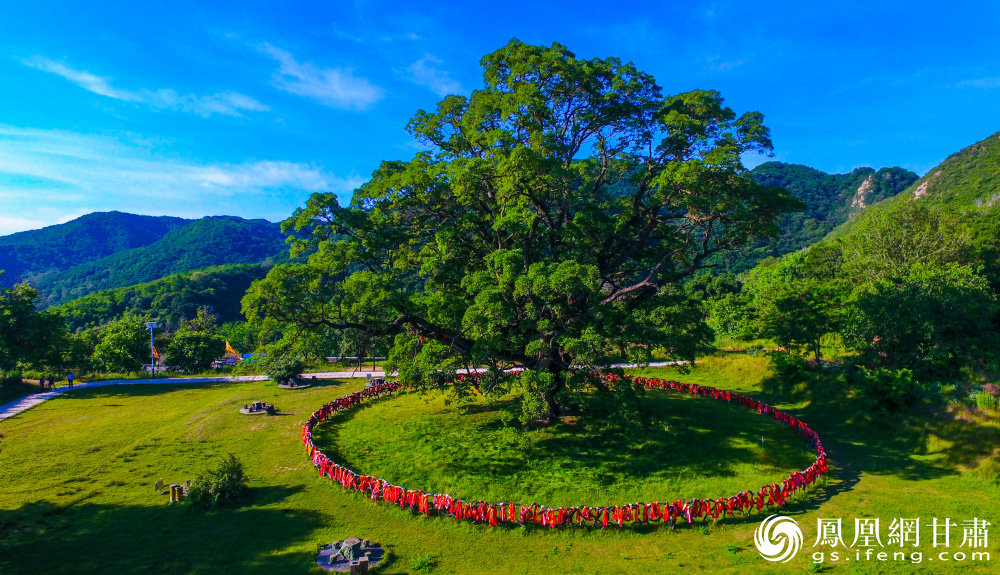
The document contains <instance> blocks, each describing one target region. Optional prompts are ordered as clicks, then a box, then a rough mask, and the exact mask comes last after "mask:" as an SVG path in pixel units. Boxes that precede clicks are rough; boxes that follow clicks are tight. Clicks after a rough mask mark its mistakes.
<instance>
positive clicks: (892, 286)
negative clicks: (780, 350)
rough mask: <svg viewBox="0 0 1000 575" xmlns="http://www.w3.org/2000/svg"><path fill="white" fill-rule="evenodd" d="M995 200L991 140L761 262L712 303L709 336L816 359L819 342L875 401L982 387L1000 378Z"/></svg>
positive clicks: (999, 154)
mask: <svg viewBox="0 0 1000 575" xmlns="http://www.w3.org/2000/svg"><path fill="white" fill-rule="evenodd" d="M998 200H1000V134H995V135H993V136H990V137H989V138H987V139H986V140H983V141H981V142H977V143H975V144H973V145H971V146H969V147H967V148H965V149H963V150H962V151H960V152H958V153H956V154H953V155H952V156H949V157H948V158H947V159H946V160H945V161H944V162H942V163H941V164H940V165H938V166H937V167H936V168H934V169H932V170H931V171H929V172H928V174H927V175H926V176H924V177H923V178H920V179H919V180H918V181H917V182H915V183H914V184H913V185H912V186H910V187H909V188H908V189H907V190H905V191H904V192H902V193H900V194H898V195H896V196H894V197H890V198H887V199H884V200H882V201H880V202H878V203H875V204H874V205H871V206H869V207H868V208H867V209H865V210H864V212H863V213H861V214H859V215H858V216H857V217H854V218H851V219H850V220H849V221H847V222H846V223H844V224H843V225H842V226H840V227H839V228H837V229H836V230H834V231H833V232H831V233H830V234H828V235H827V236H826V237H825V238H824V239H823V240H822V241H820V242H818V243H815V244H813V245H812V246H810V247H809V249H807V250H803V251H800V252H797V253H794V254H788V255H785V256H783V257H781V258H778V259H771V260H767V261H764V262H762V263H761V264H760V265H759V266H757V267H756V268H754V269H753V270H751V271H750V272H749V273H747V274H745V275H744V276H743V278H742V279H743V285H742V290H740V291H739V292H738V293H732V294H724V295H722V296H721V297H717V298H716V300H715V303H714V304H713V309H712V321H713V322H714V326H715V328H716V330H717V332H719V333H723V334H726V335H731V336H734V337H765V338H771V339H774V340H776V341H777V342H778V343H780V344H781V345H783V346H786V347H790V348H797V349H802V350H806V349H808V350H809V351H811V352H812V353H814V354H815V355H816V357H817V358H819V357H820V355H821V350H822V347H823V345H824V342H827V343H831V342H832V343H835V344H836V345H838V346H842V347H843V348H845V349H847V350H849V351H852V352H854V353H856V354H857V355H856V357H857V358H858V361H859V362H860V363H861V364H862V365H863V366H864V367H865V368H866V369H868V370H870V371H869V372H867V373H868V375H867V377H868V378H869V384H870V385H867V386H864V387H862V389H868V390H870V391H871V393H872V398H873V401H879V402H881V401H883V400H884V401H887V402H890V403H892V402H895V403H897V404H898V403H904V402H907V401H912V400H913V399H914V398H917V397H927V396H928V394H933V393H937V392H938V391H937V390H939V389H943V386H947V385H954V383H953V382H956V381H960V379H961V378H963V377H964V378H967V379H968V378H971V380H972V381H977V380H976V379H975V378H976V377H989V375H988V374H989V373H993V372H1000V357H998V354H997V353H996V349H997V346H998V345H1000V315H998V310H1000V307H998V303H1000V264H998V259H1000V258H998V254H1000V201H998ZM983 373H985V374H987V375H985V376H983V375H981V374H983ZM977 374H979V375H977ZM973 392H975V388H974V387H973Z"/></svg>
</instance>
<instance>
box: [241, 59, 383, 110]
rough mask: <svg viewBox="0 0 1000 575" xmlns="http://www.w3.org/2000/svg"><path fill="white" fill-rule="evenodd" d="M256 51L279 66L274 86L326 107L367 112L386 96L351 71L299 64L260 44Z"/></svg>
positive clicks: (275, 74) (308, 63) (305, 63)
mask: <svg viewBox="0 0 1000 575" xmlns="http://www.w3.org/2000/svg"><path fill="white" fill-rule="evenodd" d="M259 50H260V51H261V52H263V53H265V54H267V55H268V56H270V57H271V58H273V59H274V60H275V61H276V62H277V63H278V69H277V71H275V73H274V84H275V86H277V87H278V88H280V89H282V90H285V91H286V92H290V93H292V94H295V95H298V96H303V97H306V98H311V99H313V100H316V101H318V102H320V103H321V104H323V105H325V106H329V107H331V108H337V109H343V110H357V111H360V110H366V109H368V108H370V107H371V106H372V104H374V103H375V102H377V101H379V100H381V99H382V97H383V96H384V95H385V94H384V92H383V90H382V89H381V88H379V87H378V86H375V85H373V84H372V83H371V82H369V81H368V79H367V78H360V77H358V76H355V75H354V72H353V71H352V70H351V69H350V68H320V67H318V66H316V65H315V64H313V63H311V62H298V61H296V60H295V58H294V57H292V55H291V53H289V52H286V51H285V50H282V49H280V48H276V47H274V46H272V45H270V44H262V45H261V46H259Z"/></svg>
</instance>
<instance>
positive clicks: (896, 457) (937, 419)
mask: <svg viewBox="0 0 1000 575" xmlns="http://www.w3.org/2000/svg"><path fill="white" fill-rule="evenodd" d="M757 398H758V399H761V400H763V401H766V402H768V403H772V404H774V403H799V404H804V407H801V408H798V407H791V408H788V409H786V411H788V412H789V413H791V414H792V415H794V416H796V417H799V418H801V419H802V420H803V421H805V422H806V423H808V424H809V425H810V427H812V428H813V429H814V430H815V431H816V432H817V433H818V434H819V436H820V438H821V440H822V441H823V445H824V447H825V448H826V450H827V453H828V454H829V457H830V461H831V464H832V465H833V466H834V467H836V468H837V470H838V471H837V472H838V473H843V474H845V479H846V476H851V475H860V474H861V473H862V472H874V473H882V474H888V475H895V476H898V477H901V478H904V479H909V480H923V479H933V478H938V477H945V476H949V475H957V474H959V473H960V471H961V469H962V468H963V467H969V466H973V465H975V464H976V462H978V461H979V460H981V459H983V458H985V457H988V456H989V455H990V454H991V453H992V452H993V450H995V449H996V445H997V444H1000V429H997V428H996V427H992V426H984V425H979V424H977V423H975V422H973V421H968V420H966V419H964V418H963V417H962V416H961V414H959V413H956V412H955V411H954V410H945V411H938V412H936V413H931V412H929V411H928V410H927V409H924V408H921V407H917V408H915V409H914V410H911V411H905V412H900V413H896V414H890V415H875V414H871V413H870V412H869V411H868V410H867V409H866V405H865V404H864V403H863V401H862V400H860V399H859V398H857V397H855V395H854V394H853V393H852V392H851V389H850V387H849V386H848V385H847V383H846V382H845V378H844V376H843V374H842V373H838V372H836V371H835V370H830V369H824V370H817V371H815V372H812V373H809V374H807V375H806V376H805V378H804V380H802V381H797V382H794V383H793V382H789V381H787V380H785V379H783V378H781V377H779V376H771V377H769V378H767V379H765V380H764V381H763V383H762V390H761V392H760V394H759V395H757ZM932 437H937V438H939V440H938V441H937V442H935V441H933V440H932V439H931V438H932Z"/></svg>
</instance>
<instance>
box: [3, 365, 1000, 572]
mask: <svg viewBox="0 0 1000 575" xmlns="http://www.w3.org/2000/svg"><path fill="white" fill-rule="evenodd" d="M766 366H767V359H766V358H752V357H748V356H745V355H739V354H725V355H720V356H715V357H712V358H708V359H707V360H706V361H703V362H701V363H700V364H699V365H698V366H696V367H695V368H694V369H693V370H692V371H691V372H690V373H687V374H684V375H677V373H676V371H675V370H656V373H657V375H661V376H668V377H674V378H676V379H682V380H686V381H697V382H702V383H708V384H712V385H717V386H720V387H728V388H731V389H735V390H738V391H741V392H744V393H749V394H751V395H754V396H756V397H759V398H761V399H763V400H765V401H769V402H771V403H774V404H776V405H778V406H779V407H782V408H784V409H787V410H788V411H790V412H791V413H792V414H794V415H796V416H799V417H801V418H802V419H804V420H805V421H806V422H808V423H810V424H811V425H812V426H813V428H814V429H815V430H816V431H817V432H818V433H819V434H820V435H821V437H822V438H823V440H824V443H825V445H826V446H827V449H828V452H829V454H830V458H831V463H832V465H831V471H832V473H831V478H830V480H829V481H828V482H826V483H825V484H823V485H821V486H819V487H817V488H815V489H813V490H812V491H810V492H809V493H808V494H807V495H805V496H803V497H798V498H796V499H795V500H793V501H792V502H791V503H790V504H789V505H788V506H787V507H786V508H785V509H784V510H783V511H782V513H784V514H787V515H791V516H792V517H794V518H796V519H797V520H798V521H799V523H800V525H801V526H802V528H803V531H804V532H805V548H804V549H803V551H802V552H801V553H800V554H799V555H798V556H797V557H796V558H795V559H793V560H792V561H791V562H789V563H787V564H781V565H778V564H770V563H768V562H766V561H764V560H763V559H761V558H760V557H759V556H758V555H757V553H756V551H755V549H754V545H753V532H754V529H755V528H756V527H757V525H758V524H759V521H760V519H761V518H760V517H757V516H753V517H751V518H749V519H746V520H739V521H735V522H729V523H720V524H718V525H715V526H713V525H711V524H710V523H709V524H706V525H701V524H696V526H695V527H694V528H690V527H687V526H684V527H679V528H678V529H677V531H675V532H669V531H667V530H666V529H664V528H662V527H658V528H648V527H647V528H636V529H630V530H618V529H611V528H609V529H607V530H605V531H603V532H602V531H599V530H595V531H588V530H583V529H567V530H559V531H553V530H548V529H537V528H530V529H525V528H515V529H509V528H491V527H488V526H483V525H473V524H468V523H458V522H455V521H454V520H451V519H446V518H441V517H416V516H413V515H412V514H411V513H410V512H408V511H404V510H401V509H399V508H393V507H389V506H388V505H385V504H381V505H375V504H372V503H370V502H369V501H368V500H367V499H365V498H364V497H362V496H361V495H359V494H358V493H354V492H346V491H343V490H342V489H341V488H340V487H339V486H335V485H334V484H332V483H331V482H330V481H329V479H326V478H323V479H321V478H319V477H318V476H317V473H316V472H315V470H314V469H313V468H312V466H311V464H310V463H309V462H308V460H307V458H306V457H305V455H304V453H303V450H302V447H301V443H300V441H299V436H300V432H301V426H302V423H303V422H304V420H305V419H306V418H307V417H308V415H309V414H310V413H312V411H313V410H315V409H316V408H318V407H319V406H320V405H322V404H323V403H325V402H326V401H329V400H331V399H334V398H336V397H338V396H340V395H344V394H346V393H348V392H350V391H354V390H356V389H359V388H361V387H362V385H363V381H362V380H352V381H348V382H335V383H333V384H331V385H325V386H314V387H311V388H309V389H305V390H297V391H288V390H280V389H276V388H275V387H274V386H273V385H271V384H269V383H267V382H254V383H241V384H224V385H186V386H185V385H170V386H166V385H163V386H161V385H157V386H143V385H137V386H115V387H110V388H98V389H93V390H86V391H78V392H73V393H71V394H66V395H63V396H61V397H58V398H56V399H53V400H51V401H48V402H46V403H44V404H42V405H40V406H38V407H36V408H34V409H32V410H29V411H27V412H25V413H23V414H21V415H18V416H16V417H14V418H12V419H9V420H6V421H3V422H0V435H2V439H0V573H4V574H8V573H38V572H42V571H45V572H75V573H93V572H108V573H128V572H152V573H230V572H231V573H237V572H240V573H246V572H261V573H265V572H266V573H303V572H310V571H312V572H319V569H318V568H317V567H315V565H314V564H313V559H314V557H315V555H316V552H317V549H318V547H319V546H320V545H323V544H326V543H329V542H331V541H333V540H335V539H343V538H346V537H349V536H360V537H367V538H370V539H373V540H376V541H380V542H382V543H383V544H384V545H386V546H387V547H388V548H389V549H390V551H391V558H390V559H389V561H388V564H386V565H384V567H383V568H382V569H381V571H382V572H384V573H408V572H411V561H412V560H413V559H414V558H417V557H426V556H428V555H430V556H433V558H434V559H435V563H436V567H434V568H433V570H432V571H431V572H433V573H555V572H560V573H645V574H648V573H674V572H679V571H692V572H706V573H716V572H724V573H733V572H737V571H739V572H747V571H752V572H756V571H763V570H765V569H766V570H769V571H771V572H787V573H801V572H803V571H804V570H807V569H809V568H810V565H811V560H810V554H811V552H812V551H813V549H812V547H811V546H812V544H813V540H814V538H815V532H816V531H815V530H816V520H817V518H842V519H843V522H844V524H845V533H844V536H845V538H847V539H848V541H847V542H848V543H850V539H851V535H852V534H853V520H854V518H856V517H864V518H870V517H877V518H881V519H882V521H883V528H882V529H883V533H884V532H885V530H886V528H887V525H888V522H889V521H891V519H893V518H895V517H922V518H925V519H926V520H927V521H929V520H930V518H932V517H935V516H936V517H939V518H942V519H943V518H944V517H950V518H951V519H953V520H955V521H963V520H966V519H971V518H972V517H974V516H975V517H979V518H984V517H985V518H987V519H988V520H990V521H991V522H992V523H993V527H992V532H991V536H992V537H990V544H989V546H990V549H989V551H991V553H992V555H993V558H992V561H990V562H986V561H979V562H972V561H966V562H964V563H962V562H954V561H952V562H947V563H945V562H940V561H937V562H935V561H927V560H926V559H925V561H924V562H923V563H921V564H920V565H911V564H910V563H909V562H906V563H877V562H870V563H869V562H847V563H842V564H837V565H823V566H817V567H819V568H820V569H821V570H823V571H829V572H837V573H841V572H842V573H880V572H896V573H911V572H935V573H936V572H946V571H954V570H956V569H958V568H961V569H966V570H969V571H970V572H974V573H995V572H996V570H997V562H998V561H1000V547H998V541H1000V526H998V524H1000V513H998V512H1000V503H998V501H1000V499H998V497H1000V486H998V484H997V470H998V469H1000V465H998V456H997V451H996V450H997V447H998V445H1000V424H998V422H997V421H996V419H993V420H986V419H983V418H982V417H981V416H979V415H977V414H974V413H971V412H969V413H965V412H951V411H949V412H943V413H938V414H935V415H933V416H923V417H912V418H909V419H907V420H905V421H895V422H884V423H883V424H873V423H867V422H865V421H864V418H862V417H860V416H859V415H858V412H857V410H856V407H855V406H854V404H853V402H852V401H853V400H852V399H851V398H850V397H844V396H843V394H842V393H841V391H840V390H839V389H838V388H837V387H836V386H835V385H834V384H831V385H830V386H829V387H825V386H813V387H812V388H806V387H804V386H796V387H790V388H789V387H784V386H781V385H780V384H778V383H777V382H775V381H774V380H773V378H771V377H770V373H769V370H768V368H767V367H766ZM651 398H652V396H651ZM253 400H262V401H267V402H274V403H276V404H277V405H278V406H279V408H281V409H282V411H283V414H282V415H280V416H276V417H259V416H242V415H240V414H238V413H237V409H238V408H239V407H241V406H242V405H243V404H244V403H248V402H250V401H253ZM425 400H426V402H425ZM652 400H653V401H655V402H657V403H662V406H661V407H662V409H663V410H664V413H665V421H666V422H667V423H668V425H667V429H664V430H663V434H662V435H661V436H659V437H660V439H658V440H657V439H649V437H651V436H652V435H650V434H647V436H646V437H647V439H646V441H649V442H650V443H649V444H647V445H641V446H640V445H635V446H633V445H631V444H628V445H624V444H620V443H616V442H617V441H618V440H616V439H615V438H613V437H612V438H600V437H590V438H582V437H578V436H577V435H576V434H574V430H573V428H572V426H571V425H570V424H564V425H562V426H556V427H554V428H552V429H549V430H542V431H540V432H532V434H529V437H527V438H524V439H521V440H517V439H515V438H512V437H504V434H503V432H502V430H500V429H497V428H496V426H493V425H491V423H490V422H491V418H492V417H494V416H493V415H491V413H492V412H491V411H490V410H489V409H483V408H479V409H478V410H477V409H475V406H467V407H462V408H448V409H445V406H444V404H443V402H442V401H441V400H440V399H438V398H434V397H422V396H421V395H418V394H407V395H403V396H400V397H397V398H391V399H387V400H384V401H382V402H378V403H373V404H372V405H371V407H367V408H362V409H357V410H354V411H353V413H351V414H345V415H344V417H343V419H342V420H340V419H338V420H337V421H335V422H333V423H334V425H325V426H324V427H323V433H322V434H321V436H320V437H319V438H318V440H319V441H323V442H326V444H329V445H330V449H329V451H331V452H332V451H336V452H338V453H344V454H345V455H344V460H345V461H346V462H348V463H350V464H351V465H354V466H355V468H356V469H357V470H358V471H361V472H378V473H384V475H385V477H386V479H393V480H396V481H398V482H399V483H402V484H404V485H408V486H411V487H414V488H417V487H422V486H424V485H426V486H427V487H428V488H433V489H441V490H444V489H447V490H450V491H453V493H452V494H453V495H459V496H463V497H467V498H479V497H482V498H493V497H496V498H498V499H502V498H503V497H505V496H506V495H505V494H510V493H515V492H523V490H524V489H531V490H532V491H533V492H535V493H538V496H539V498H540V499H541V498H542V496H544V497H545V498H546V501H544V502H545V503H550V502H551V504H559V503H563V502H566V503H575V502H577V501H580V502H584V501H581V500H582V499H583V498H591V497H593V498H595V499H599V500H597V501H593V500H588V501H586V502H587V503H591V504H599V503H601V502H602V500H600V498H601V497H609V498H610V497H611V495H614V497H617V496H618V495H619V494H620V495H622V496H625V497H628V498H632V497H642V496H643V494H644V493H647V492H654V491H655V492H656V493H660V492H661V491H663V490H666V491H671V492H673V491H674V489H677V490H684V491H691V490H695V489H698V488H702V489H705V490H706V492H708V491H711V492H712V493H716V492H717V491H716V490H717V489H722V490H723V492H724V493H728V491H729V490H730V488H731V487H732V486H734V485H736V484H739V485H743V482H744V481H748V482H750V483H751V485H757V484H759V483H760V481H759V479H760V478H762V477H764V476H765V475H766V476H768V477H771V473H772V472H775V473H777V476H776V477H773V479H768V480H780V479H781V478H782V477H783V476H784V475H785V474H787V472H788V471H790V470H791V469H792V468H795V467H796V466H798V465H799V464H800V462H801V461H808V458H806V459H805V460H801V459H798V458H800V457H804V453H803V450H802V449H801V440H799V439H798V438H797V437H796V436H794V435H792V434H787V436H785V437H784V438H783V437H782V433H783V432H785V431H787V430H785V429H784V428H783V427H782V426H780V425H778V424H776V423H774V422H772V421H769V420H765V419H764V418H757V417H756V416H753V415H752V414H749V413H746V412H742V411H741V410H739V409H738V408H735V407H732V406H728V405H726V404H723V403H717V402H713V401H711V400H695V399H691V398H682V397H680V396H675V395H672V394H662V396H661V397H655V398H652ZM696 404H700V405H696ZM456 409H461V410H465V411H470V412H475V413H472V414H470V415H466V416H459V414H458V411H455V410H456ZM463 422H464V423H463ZM746 426H752V427H751V428H750V429H746V428H745V427H746ZM586 427H587V428H588V429H590V430H591V431H590V433H596V430H597V429H599V427H594V426H592V425H588V426H586ZM463 429H464V430H465V433H462V431H463ZM759 431H762V432H763V433H764V435H765V445H764V448H763V449H761V448H760V446H759V444H758V443H757V442H756V441H753V439H754V438H755V437H756V435H757V433H758V432H759ZM456 434H457V435H456ZM768 434H770V436H769V435H768ZM379 438H381V440H382V441H381V442H380V441H379ZM769 438H771V441H773V442H774V443H775V444H776V445H781V444H782V442H784V445H786V446H788V447H789V448H790V451H791V453H789V454H788V455H787V456H785V455H783V456H781V457H775V456H774V454H773V453H771V452H769V451H768V440H769ZM505 441H506V442H508V443H506V444H504V443H503V442H505ZM517 441H524V442H526V443H525V444H524V446H523V447H524V449H522V450H520V451H518V452H517V453H514V452H513V451H512V450H511V449H504V446H506V447H507V448H510V443H509V442H517ZM413 442H416V443H417V444H416V445H415V446H414V447H412V452H410V453H406V452H392V447H391V446H392V445H402V444H410V445H412V444H413ZM485 442H489V443H491V444H492V445H491V446H490V447H488V448H486V447H484V448H483V449H482V451H479V452H477V453H475V454H474V456H471V457H469V456H463V453H462V452H461V451H460V450H454V451H453V452H449V453H446V454H443V455H446V456H447V460H448V461H450V462H451V465H447V466H445V465H438V466H435V464H434V461H433V457H431V461H427V458H428V456H433V455H435V454H438V453H440V452H441V451H443V450H446V449H448V447H449V446H461V445H475V444H479V443H485ZM595 442H596V443H595ZM684 442H686V443H687V445H685V446H682V447H687V448H688V449H686V450H685V449H683V448H679V447H678V445H677V444H678V443H684ZM591 445H595V447H593V449H588V447H589V446H591ZM797 446H798V448H797ZM700 447H706V449H702V451H705V452H707V453H705V454H704V455H705V457H704V458H702V457H701V456H700V454H698V453H697V451H698V449H699V448H700ZM713 448H714V450H715V451H718V452H720V453H726V454H735V455H739V456H740V458H741V462H740V463H738V464H736V463H727V462H728V459H727V458H721V459H720V458H719V457H718V453H714V452H713ZM386 449H388V451H385V450H386ZM365 450H371V451H365ZM380 450H382V451H380ZM619 450H620V451H623V452H618V451H619ZM226 453H233V454H235V455H236V456H237V457H239V458H240V459H241V460H242V461H243V462H244V464H245V466H246V469H247V472H248V475H249V476H250V477H251V479H252V482H251V487H252V494H251V500H250V502H249V503H248V504H247V505H245V506H244V507H242V508H239V509H235V510H217V511H211V512H201V511H198V510H196V509H193V508H192V507H191V506H190V505H188V504H181V505H178V506H170V505H168V504H167V501H166V496H163V495H155V494H154V493H153V483H154V482H155V481H156V480H157V479H158V478H163V479H164V480H166V481H168V482H171V481H177V482H181V481H183V480H184V479H187V478H193V477H195V476H196V475H197V474H198V473H199V472H200V471H202V470H204V469H206V468H207V467H209V466H210V465H212V463H213V462H214V461H215V459H216V458H217V457H218V456H220V455H223V454H226ZM670 454H673V455H674V460H673V461H665V462H664V463H663V465H662V466H660V465H655V464H654V463H652V462H653V461H654V460H655V459H656V458H658V457H663V456H664V455H670ZM375 456H378V457H377V458H376V459H374V460H373V457H375ZM786 457H787V459H786ZM408 460H409V461H410V462H411V463H412V465H406V463H407V461H408ZM483 462H492V464H491V465H486V466H485V467H484V466H483V465H482V463H483ZM719 463H722V464H723V465H721V466H720V465H718V464H719ZM369 464H371V465H369ZM379 465H381V466H384V467H378V466H379ZM713 465H715V468H712V466H713ZM522 467H523V469H521V468H522ZM551 470H555V471H551ZM390 474H398V477H390ZM425 482H426V483H425ZM439 486H440V487H439ZM466 490H468V491H469V492H468V493H465V491H466ZM459 491H461V493H459ZM549 498H551V499H549ZM664 498H665V497H664ZM925 536H926V535H925ZM884 537H885V535H884V534H883V538H884ZM952 537H953V540H952V548H953V550H957V547H958V541H960V539H961V533H960V531H958V532H956V533H953V534H952ZM921 549H922V550H923V551H924V552H925V555H930V552H931V551H932V547H930V544H929V542H922V546H921ZM852 558H853V555H852Z"/></svg>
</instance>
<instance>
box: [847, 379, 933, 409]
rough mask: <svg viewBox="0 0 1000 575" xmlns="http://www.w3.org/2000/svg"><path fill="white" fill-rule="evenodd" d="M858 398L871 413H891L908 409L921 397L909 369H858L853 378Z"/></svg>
mask: <svg viewBox="0 0 1000 575" xmlns="http://www.w3.org/2000/svg"><path fill="white" fill-rule="evenodd" d="M854 383H855V386H856V387H857V390H858V396H859V397H860V398H861V399H862V400H863V401H864V403H865V405H866V406H867V407H868V408H869V409H870V410H872V411H877V412H882V413H893V412H897V411H900V410H902V409H904V408H907V407H909V406H910V405H912V404H913V403H915V402H916V401H917V400H918V399H919V398H920V397H921V395H922V391H923V390H922V388H921V385H920V383H919V382H918V381H917V380H916V379H914V377H913V372H912V371H910V370H909V369H900V370H891V369H884V368H878V369H872V370H868V369H864V368H862V369H859V370H858V372H857V375H856V376H855V381H854Z"/></svg>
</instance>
